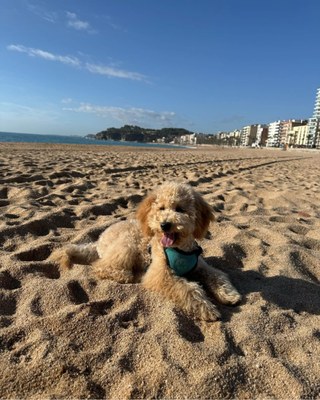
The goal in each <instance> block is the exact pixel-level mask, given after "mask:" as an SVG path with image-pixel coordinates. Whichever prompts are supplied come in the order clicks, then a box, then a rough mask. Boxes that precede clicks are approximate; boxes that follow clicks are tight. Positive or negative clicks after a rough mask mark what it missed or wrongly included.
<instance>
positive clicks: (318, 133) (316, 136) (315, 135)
mask: <svg viewBox="0 0 320 400" xmlns="http://www.w3.org/2000/svg"><path fill="white" fill-rule="evenodd" d="M308 146H310V147H312V146H316V147H317V148H319V147H320V88H318V89H317V94H316V101H315V103H314V109H313V115H312V117H311V118H309V121H308Z"/></svg>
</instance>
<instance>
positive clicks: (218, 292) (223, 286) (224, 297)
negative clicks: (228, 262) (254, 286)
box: [198, 257, 241, 305]
mask: <svg viewBox="0 0 320 400" xmlns="http://www.w3.org/2000/svg"><path fill="white" fill-rule="evenodd" d="M198 272H199V273H200V275H202V276H203V280H204V281H205V282H206V283H207V284H208V285H209V288H210V290H211V291H212V293H213V295H214V296H215V298H216V299H217V300H218V301H219V302H220V303H222V304H227V305H235V304H237V303H239V301H240V300H241V295H240V294H239V292H238V291H237V289H236V288H235V287H234V286H233V285H232V283H231V282H230V279H229V277H228V275H227V274H225V273H224V272H222V271H220V270H218V269H216V268H214V267H212V266H211V265H208V264H207V263H206V262H205V261H204V259H203V258H202V257H199V260H198Z"/></svg>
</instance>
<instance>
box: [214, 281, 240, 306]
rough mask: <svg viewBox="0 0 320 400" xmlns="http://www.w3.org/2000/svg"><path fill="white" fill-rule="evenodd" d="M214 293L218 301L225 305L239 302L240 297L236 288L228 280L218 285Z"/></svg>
mask: <svg viewBox="0 0 320 400" xmlns="http://www.w3.org/2000/svg"><path fill="white" fill-rule="evenodd" d="M215 295H216V297H217V299H218V300H219V301H220V303H222V304H226V305H236V304H238V303H240V301H241V298H242V296H241V294H240V293H239V292H238V291H237V289H236V288H235V287H234V286H232V285H231V283H229V282H227V283H224V284H223V285H221V286H219V287H218V288H217V289H216V291H215Z"/></svg>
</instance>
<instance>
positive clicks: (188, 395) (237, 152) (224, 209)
mask: <svg viewBox="0 0 320 400" xmlns="http://www.w3.org/2000/svg"><path fill="white" fill-rule="evenodd" d="M319 176H320V153H319V152H312V151H296V150H289V151H280V150H266V149H264V150H258V149H256V150H254V149H247V150H245V149H244V150H242V149H222V148H220V149H219V148H210V147H208V148H205V147H204V148H201V149H193V150H178V149H177V150H176V149H146V148H128V147H127V148H117V147H107V146H93V145H92V146H89V145H88V146H85V145H84V146H81V145H46V144H12V143H10V144H9V143H8V144H7V143H0V369H1V373H0V398H7V399H16V398H28V399H45V398H50V399H53V398H73V399H78V398H94V399H103V398H108V399H140V398H144V399H150V398H165V399H225V398H229V399H230V398H231V399H232V398H238V399H265V398H277V399H302V398H303V399H319V398H320V318H319V315H320V285H319V279H320V267H319V264H320V261H319V260H320V178H319ZM166 180H178V181H184V182H188V183H190V184H191V185H192V186H193V187H194V188H195V189H196V190H197V191H199V192H200V193H201V194H202V195H203V196H204V198H205V199H206V200H207V202H208V203H209V204H210V205H211V206H212V208H213V210H214V213H215V217H216V220H215V222H213V223H212V224H211V225H210V236H208V238H207V239H204V240H203V241H201V243H200V244H201V246H202V247H203V249H204V256H205V259H206V260H207V261H208V262H209V263H210V264H212V265H213V266H215V267H217V268H220V269H221V270H223V271H225V272H227V273H228V274H229V276H230V278H231V280H232V282H233V284H234V285H235V286H236V287H237V289H238V290H239V291H240V293H241V294H242V295H243V301H242V303H241V304H240V305H239V306H237V307H234V308H232V307H227V306H221V305H219V309H220V311H221V313H222V319H221V320H220V321H218V322H214V323H204V322H200V321H198V320H194V319H192V318H191V317H189V316H188V315H185V314H184V313H183V312H181V310H179V309H178V308H177V307H176V306H175V305H174V304H172V303H171V302H170V301H168V300H164V299H163V298H161V297H160V296H159V295H157V294H155V293H151V292H149V291H147V290H145V289H143V288H142V287H141V285H139V284H128V285H121V284H118V283H115V282H112V281H108V280H104V281H101V280H97V279H96V278H95V276H94V275H93V274H92V273H91V271H90V267H87V266H83V265H82V266H81V265H77V266H75V267H74V268H73V269H72V270H69V271H61V270H60V269H59V268H58V266H57V265H56V264H55V263H54V262H53V261H52V259H51V255H52V253H53V252H54V250H55V249H57V248H59V247H61V246H64V245H67V244H69V243H85V242H90V241H95V240H96V239H97V238H98V236H99V235H100V233H101V232H102V231H103V230H104V229H105V228H106V227H108V226H109V225H111V224H113V223H114V222H116V221H119V220H123V219H127V218H129V217H132V216H134V213H135V209H136V207H137V204H138V203H139V201H140V200H141V199H142V198H143V197H144V196H145V194H146V193H147V192H148V191H149V190H151V189H153V188H154V187H156V186H157V185H159V184H161V183H162V182H163V181H166Z"/></svg>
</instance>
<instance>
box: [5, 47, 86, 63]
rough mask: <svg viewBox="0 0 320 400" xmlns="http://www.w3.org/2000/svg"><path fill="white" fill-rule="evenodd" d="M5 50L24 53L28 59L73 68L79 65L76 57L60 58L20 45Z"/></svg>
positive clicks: (59, 56) (56, 55)
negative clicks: (43, 60) (53, 62)
mask: <svg viewBox="0 0 320 400" xmlns="http://www.w3.org/2000/svg"><path fill="white" fill-rule="evenodd" d="M7 49H8V50H11V51H18V52H19V53H26V54H28V55H29V56H30V57H39V58H43V59H45V60H48V61H58V62H61V63H63V64H67V65H71V66H73V67H79V66H80V64H81V62H80V60H79V59H78V58H77V57H72V56H61V55H58V54H53V53H49V52H48V51H45V50H41V49H34V48H32V47H26V46H23V45H21V44H11V45H9V46H7Z"/></svg>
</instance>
